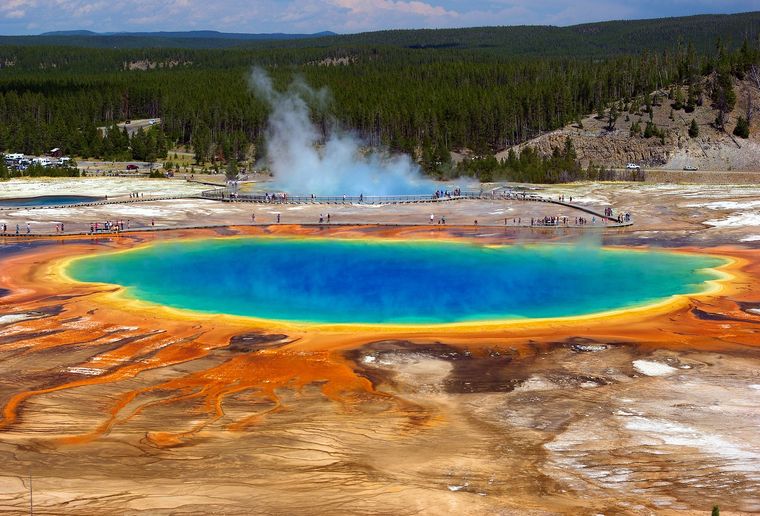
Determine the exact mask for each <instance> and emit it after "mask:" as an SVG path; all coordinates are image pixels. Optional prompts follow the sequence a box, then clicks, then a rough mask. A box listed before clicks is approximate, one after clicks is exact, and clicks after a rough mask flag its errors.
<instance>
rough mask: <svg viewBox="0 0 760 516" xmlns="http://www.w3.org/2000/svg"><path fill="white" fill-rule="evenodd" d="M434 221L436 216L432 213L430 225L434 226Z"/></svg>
mask: <svg viewBox="0 0 760 516" xmlns="http://www.w3.org/2000/svg"><path fill="white" fill-rule="evenodd" d="M434 220H435V215H434V214H432V213H431V214H430V223H431V224H432V223H433V221H434Z"/></svg>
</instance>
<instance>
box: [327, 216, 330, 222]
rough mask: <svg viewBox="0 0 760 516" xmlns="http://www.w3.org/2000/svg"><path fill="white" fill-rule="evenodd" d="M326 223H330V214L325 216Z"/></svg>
mask: <svg viewBox="0 0 760 516" xmlns="http://www.w3.org/2000/svg"><path fill="white" fill-rule="evenodd" d="M327 223H328V224H329V223H330V214H329V213H328V214H327Z"/></svg>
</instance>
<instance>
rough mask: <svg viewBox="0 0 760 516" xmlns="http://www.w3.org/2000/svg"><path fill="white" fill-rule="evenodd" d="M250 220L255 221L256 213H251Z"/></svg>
mask: <svg viewBox="0 0 760 516" xmlns="http://www.w3.org/2000/svg"><path fill="white" fill-rule="evenodd" d="M251 222H256V214H255V213H251Z"/></svg>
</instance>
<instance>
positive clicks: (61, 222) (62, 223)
mask: <svg viewBox="0 0 760 516" xmlns="http://www.w3.org/2000/svg"><path fill="white" fill-rule="evenodd" d="M61 233H63V222H61Z"/></svg>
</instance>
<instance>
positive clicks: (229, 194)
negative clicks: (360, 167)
mask: <svg viewBox="0 0 760 516" xmlns="http://www.w3.org/2000/svg"><path fill="white" fill-rule="evenodd" d="M201 197H203V198H204V199H213V200H217V201H226V202H256V203H265V204H404V203H420V202H443V201H454V200H458V199H501V198H506V197H503V194H501V193H495V194H493V193H492V192H478V191H461V192H459V193H458V195H453V194H452V195H438V196H436V195H435V194H424V195H334V196H325V195H288V194H282V193H274V194H266V193H242V192H236V191H234V190H230V189H228V188H218V189H215V190H206V191H204V192H201Z"/></svg>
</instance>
